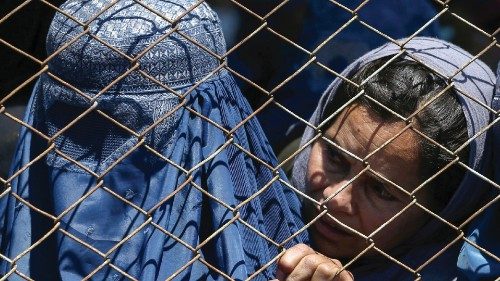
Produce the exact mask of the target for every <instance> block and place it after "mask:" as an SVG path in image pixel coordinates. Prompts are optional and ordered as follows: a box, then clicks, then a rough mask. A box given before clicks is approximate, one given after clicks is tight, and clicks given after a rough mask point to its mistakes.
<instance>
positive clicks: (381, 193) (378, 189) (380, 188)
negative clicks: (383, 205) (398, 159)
mask: <svg viewBox="0 0 500 281" xmlns="http://www.w3.org/2000/svg"><path fill="white" fill-rule="evenodd" d="M370 187H371V189H372V190H373V192H374V193H375V195H376V196H378V197H379V198H380V199H382V200H385V201H396V200H397V198H396V197H395V196H394V195H392V194H391V193H390V192H389V191H388V190H387V188H386V187H385V186H384V184H382V183H381V182H378V181H377V182H374V183H372V184H371V185H370Z"/></svg>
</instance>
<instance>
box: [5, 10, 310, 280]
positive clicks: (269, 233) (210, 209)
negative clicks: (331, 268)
mask: <svg viewBox="0 0 500 281" xmlns="http://www.w3.org/2000/svg"><path fill="white" fill-rule="evenodd" d="M143 5H147V6H148V7H149V8H147V9H146V8H145V7H144V6H143ZM60 9H61V11H60V12H58V13H57V14H56V16H55V18H54V19H53V21H52V24H51V27H50V30H49V33H48V37H47V52H48V54H49V55H50V56H51V57H50V59H49V60H48V65H47V68H46V70H45V71H44V72H43V74H41V75H40V77H39V79H38V81H37V83H36V85H35V88H34V91H33V95H32V97H31V100H30V102H29V105H28V107H27V108H28V109H27V113H26V117H25V119H24V122H25V126H24V127H23V129H22V131H21V133H20V141H19V144H18V147H17V151H16V155H15V159H14V162H13V166H12V168H11V172H10V175H11V177H10V178H9V179H8V184H7V189H6V190H5V191H4V192H3V193H2V197H1V199H0V200H1V203H0V206H1V209H0V211H1V214H2V220H1V223H0V226H1V233H2V237H1V238H2V239H1V254H2V256H1V257H0V259H1V264H2V265H1V272H2V275H7V276H8V279H9V280H18V279H25V278H28V277H29V278H32V279H36V280H59V279H62V280H80V279H82V278H85V277H88V278H91V279H93V280H104V279H106V280H122V279H140V280H165V279H167V278H169V277H176V278H178V279H180V280H215V279H217V280H219V279H227V278H233V279H236V280H242V279H246V278H247V277H249V276H250V275H252V274H254V277H257V280H261V279H262V280H268V279H270V278H272V276H273V275H274V273H275V270H276V263H272V261H273V260H275V258H276V257H277V256H278V254H279V252H280V251H281V250H282V249H283V246H286V247H289V246H290V245H292V244H293V243H297V242H305V241H306V237H305V233H302V232H300V229H301V226H302V221H301V219H300V210H299V200H298V199H297V197H296V196H295V194H294V193H293V192H292V191H290V190H289V189H288V188H286V187H285V186H284V185H283V184H282V183H281V181H284V180H286V178H285V176H284V175H283V174H282V173H281V172H280V171H279V170H277V169H275V168H274V167H275V166H276V165H277V163H276V159H275V156H274V154H273V151H272V150H271V149H270V147H269V145H268V143H267V140H266V138H265V137H264V134H263V133H262V129H261V127H260V125H259V124H258V123H257V121H256V119H255V118H247V117H249V116H250V114H251V113H252V111H251V109H250V108H249V106H248V104H247V101H246V100H245V99H244V98H243V97H242V95H241V93H240V91H239V89H238V88H237V86H236V84H235V81H234V80H233V78H232V76H231V75H230V74H229V73H228V72H227V71H226V70H224V63H225V59H224V58H223V57H222V56H223V55H224V54H225V51H226V49H225V42H224V39H223V35H222V33H221V29H220V25H219V20H218V18H217V16H216V15H215V13H214V12H213V11H212V10H211V9H210V8H209V7H208V6H207V4H205V3H201V4H200V3H197V2H196V1H188V0H185V1H142V2H138V1H137V2H136V1H131V0H125V1H118V3H116V4H113V3H112V2H111V1H106V0H91V1H79V0H70V1H68V2H66V3H65V4H63V5H62V6H61V8H60ZM110 47H113V48H110ZM284 202H286V204H285V203H284ZM267 263H269V266H266V264H267Z"/></svg>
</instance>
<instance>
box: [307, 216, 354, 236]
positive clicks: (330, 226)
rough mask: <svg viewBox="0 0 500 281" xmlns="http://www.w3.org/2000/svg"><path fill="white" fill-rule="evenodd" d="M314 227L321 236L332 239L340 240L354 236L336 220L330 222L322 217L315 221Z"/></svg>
mask: <svg viewBox="0 0 500 281" xmlns="http://www.w3.org/2000/svg"><path fill="white" fill-rule="evenodd" d="M314 228H315V229H316V231H317V232H319V234H321V236H323V237H325V238H326V239H327V240H330V241H338V240H341V239H346V238H350V237H352V234H351V233H350V232H348V231H346V230H344V229H342V228H341V226H339V225H337V224H336V223H335V222H329V221H327V220H326V219H324V218H320V219H318V220H317V221H316V222H314Z"/></svg>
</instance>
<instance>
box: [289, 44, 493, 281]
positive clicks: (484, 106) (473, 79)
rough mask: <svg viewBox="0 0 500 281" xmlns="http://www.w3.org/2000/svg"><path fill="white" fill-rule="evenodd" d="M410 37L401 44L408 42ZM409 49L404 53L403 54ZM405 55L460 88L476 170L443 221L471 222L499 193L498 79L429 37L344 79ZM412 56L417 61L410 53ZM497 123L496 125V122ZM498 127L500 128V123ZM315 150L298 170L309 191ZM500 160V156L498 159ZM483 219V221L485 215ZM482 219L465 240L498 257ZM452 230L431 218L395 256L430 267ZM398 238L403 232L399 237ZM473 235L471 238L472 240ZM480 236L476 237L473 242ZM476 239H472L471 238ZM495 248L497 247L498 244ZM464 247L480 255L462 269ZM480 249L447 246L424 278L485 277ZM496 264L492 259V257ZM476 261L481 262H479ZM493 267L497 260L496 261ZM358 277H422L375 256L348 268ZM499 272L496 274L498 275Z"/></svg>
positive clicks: (394, 48)
mask: <svg viewBox="0 0 500 281" xmlns="http://www.w3.org/2000/svg"><path fill="white" fill-rule="evenodd" d="M404 41H405V39H402V40H399V41H398V42H399V43H400V44H402V43H403V42H404ZM403 50H404V52H403ZM400 52H403V53H402V54H401V56H402V57H403V58H405V59H413V60H416V61H418V62H420V63H422V64H424V65H426V66H427V67H429V68H430V69H432V70H433V71H434V72H436V73H437V74H438V75H440V76H441V77H444V78H445V79H447V78H449V81H450V82H453V87H454V88H455V89H456V90H457V93H458V97H459V101H460V103H461V106H462V108H463V111H464V115H465V118H466V121H467V131H468V136H469V138H470V139H471V141H470V143H469V145H468V148H469V162H468V163H464V164H466V165H467V166H468V167H470V168H471V169H472V170H474V172H471V171H467V172H465V175H464V178H463V179H462V182H461V183H460V185H459V186H458V187H457V189H456V191H455V193H454V195H453V196H452V198H451V199H450V201H449V202H448V204H447V205H446V206H445V207H444V208H443V210H442V211H441V212H440V213H439V214H438V215H439V216H440V217H441V218H442V219H445V220H447V221H448V222H450V223H452V224H454V225H455V226H459V225H460V224H462V223H463V222H464V221H466V220H467V219H468V218H469V217H470V216H471V215H472V214H473V213H474V212H476V211H477V210H479V209H480V208H481V207H483V206H485V205H486V203H487V202H488V201H489V200H491V199H492V198H493V197H496V196H498V195H499V189H498V187H497V186H498V177H497V178H496V181H497V183H494V182H493V180H492V179H493V177H492V175H491V170H492V168H493V167H494V166H495V165H496V167H497V169H498V162H494V161H493V160H492V156H493V153H494V152H495V153H497V152H498V151H497V150H498V139H497V140H496V141H497V146H496V147H495V149H493V147H492V142H491V138H492V133H493V128H494V126H493V125H494V124H498V117H496V119H495V118H493V111H492V103H493V93H494V86H495V75H494V74H493V72H492V71H491V70H490V69H489V67H488V66H486V65H485V64H484V63H483V62H481V61H480V60H479V59H477V58H474V56H473V55H471V54H470V53H468V52H467V51H465V50H463V49H461V48H460V47H458V46H455V45H453V44H451V43H448V42H445V41H442V40H439V39H435V38H429V37H415V38H413V39H412V40H409V41H408V42H407V43H406V44H405V45H404V46H402V47H400V46H398V45H396V44H393V43H389V44H385V45H383V46H382V47H379V48H377V49H374V50H372V51H370V52H368V53H367V54H365V55H364V56H362V57H360V58H359V59H357V60H356V61H355V62H353V63H352V64H351V65H349V66H348V67H347V69H346V70H345V71H344V72H342V74H343V76H344V77H349V75H351V74H353V73H355V72H356V71H357V70H359V69H360V68H361V67H362V66H363V65H365V64H367V63H368V62H370V61H373V60H376V59H379V58H383V57H393V56H395V55H397V54H398V53H400ZM408 54H410V55H411V57H412V58H410V56H409V55H408ZM340 82H341V80H340V79H336V80H334V81H333V82H332V84H330V86H329V87H328V88H327V90H326V91H325V92H324V93H323V96H322V97H321V100H320V101H319V104H318V106H317V108H316V110H315V111H314V114H313V116H312V117H311V119H310V123H311V124H312V125H314V126H317V125H318V124H320V122H321V120H324V118H325V116H323V114H324V110H325V108H326V106H327V104H328V103H329V102H330V101H331V100H332V99H334V98H335V94H336V91H337V89H338V87H339V85H340ZM494 122H495V123H494ZM497 126H498V125H497ZM315 135H316V131H315V129H313V128H311V127H308V128H306V130H305V133H304V135H303V137H302V140H301V143H302V144H305V143H306V142H308V141H309V140H310V139H311V138H312V137H313V136H315ZM310 151H311V146H308V147H307V148H306V149H304V150H303V152H302V153H301V154H299V155H298V157H297V160H296V162H295V165H294V170H293V182H294V184H295V185H296V186H297V187H299V188H304V187H305V183H306V173H305V171H306V167H307V162H308V159H309V154H310ZM497 157H498V155H497ZM479 174H480V175H484V176H486V177H489V180H486V179H483V178H481V177H480V176H478V175H479ZM496 210H497V209H495V205H493V206H490V207H489V208H487V209H486V211H485V213H484V216H485V218H482V219H486V221H488V220H490V221H491V219H492V218H493V217H494V216H498V213H497V212H496ZM479 219H481V217H479ZM478 223H479V224H480V223H481V220H479V221H476V222H473V223H472V224H469V225H468V226H469V228H466V227H464V228H462V229H461V231H463V232H464V234H465V235H464V236H465V237H469V239H471V240H472V241H473V242H474V241H477V242H478V243H479V246H480V247H481V245H484V247H485V248H486V249H487V250H488V249H489V250H490V251H492V252H495V251H496V253H495V254H496V255H497V257H498V249H499V248H498V244H497V243H498V237H494V235H492V234H493V233H494V232H491V231H492V230H491V229H490V230H488V227H486V226H483V227H482V228H483V230H484V232H483V233H482V234H481V236H480V237H481V239H477V235H474V228H477V227H478ZM447 227H448V226H447V225H446V224H444V223H442V222H440V221H439V220H429V222H428V223H427V224H426V225H424V226H423V227H422V228H421V229H420V230H419V231H418V232H417V233H415V235H414V236H413V237H411V238H410V239H409V240H408V241H405V243H402V244H401V245H399V246H398V247H396V248H395V249H392V250H391V252H389V254H391V255H392V256H393V257H394V258H396V259H397V260H399V261H401V262H402V263H403V264H405V265H407V266H409V267H410V268H412V269H413V270H416V269H417V268H419V267H420V266H422V265H424V263H425V262H426V261H428V260H429V259H430V258H432V257H433V256H434V255H435V254H438V252H439V251H440V250H441V249H444V248H445V247H446V246H447V245H448V243H450V242H451V241H452V240H453V238H456V237H459V234H458V233H456V232H455V234H454V235H455V236H454V235H451V236H446V237H443V236H440V235H439V234H438V233H442V230H443V229H446V228H447ZM493 227H495V226H493ZM396 235H397V234H396ZM468 235H470V236H468ZM473 236H476V238H473ZM471 237H472V238H471ZM494 244H497V245H496V246H494ZM462 245H464V247H466V249H465V250H464V249H462V253H461V255H462V256H463V255H465V254H466V251H470V250H472V251H476V252H477V254H476V257H474V256H472V255H470V257H471V259H470V260H469V262H470V266H465V267H466V268H464V269H460V270H459V268H460V266H457V259H458V256H459V252H460V250H461V247H462ZM483 254H484V253H482V252H481V251H480V250H478V249H477V248H476V247H471V245H470V244H468V243H466V242H465V240H461V239H459V240H457V241H455V243H453V244H451V245H450V246H449V247H447V248H446V250H444V251H443V252H442V253H440V255H439V256H438V257H437V258H433V259H432V261H431V262H430V263H428V264H426V265H425V266H423V268H421V270H419V273H420V274H421V276H422V278H423V280H452V279H453V278H460V279H461V280H462V279H463V278H465V275H464V273H463V272H464V271H467V272H468V273H467V274H468V275H469V276H475V277H474V278H477V279H479V278H478V277H480V276H479V272H478V271H479V267H480V266H478V265H479V264H480V262H481V260H479V259H480V258H484V257H486V258H487V257H488V256H487V255H484V257H482V256H483ZM490 261H491V259H490ZM474 263H476V264H474ZM492 263H493V262H492ZM482 264H483V266H481V267H482V268H481V270H484V272H483V273H482V274H484V275H483V276H498V275H499V272H498V267H496V269H495V267H487V266H484V265H485V262H483V263H482ZM348 270H351V271H352V272H353V274H354V277H355V280H357V281H359V280H414V279H415V278H417V276H416V275H414V274H412V273H410V272H409V271H408V270H406V269H404V268H403V267H401V266H400V265H398V264H396V263H395V262H393V261H391V260H389V259H387V258H385V257H379V256H377V257H369V256H365V257H362V258H361V259H359V260H358V261H357V262H356V263H354V264H353V265H352V266H350V267H348ZM495 270H496V272H495Z"/></svg>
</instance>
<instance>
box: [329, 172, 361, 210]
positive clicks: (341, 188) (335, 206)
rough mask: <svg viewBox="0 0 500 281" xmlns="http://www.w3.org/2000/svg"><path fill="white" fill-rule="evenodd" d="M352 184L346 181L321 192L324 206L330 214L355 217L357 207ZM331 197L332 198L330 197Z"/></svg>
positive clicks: (334, 184)
mask: <svg viewBox="0 0 500 281" xmlns="http://www.w3.org/2000/svg"><path fill="white" fill-rule="evenodd" d="M353 189H354V184H353V183H349V181H348V180H342V181H340V182H336V183H332V184H330V185H329V186H328V187H327V188H325V189H324V190H323V199H324V200H325V201H326V200H327V199H329V198H330V197H331V198H330V200H328V201H327V202H325V206H326V207H327V208H328V210H329V211H330V213H332V214H343V215H356V212H357V205H356V200H355V196H354V192H353ZM332 196H333V197H332Z"/></svg>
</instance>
